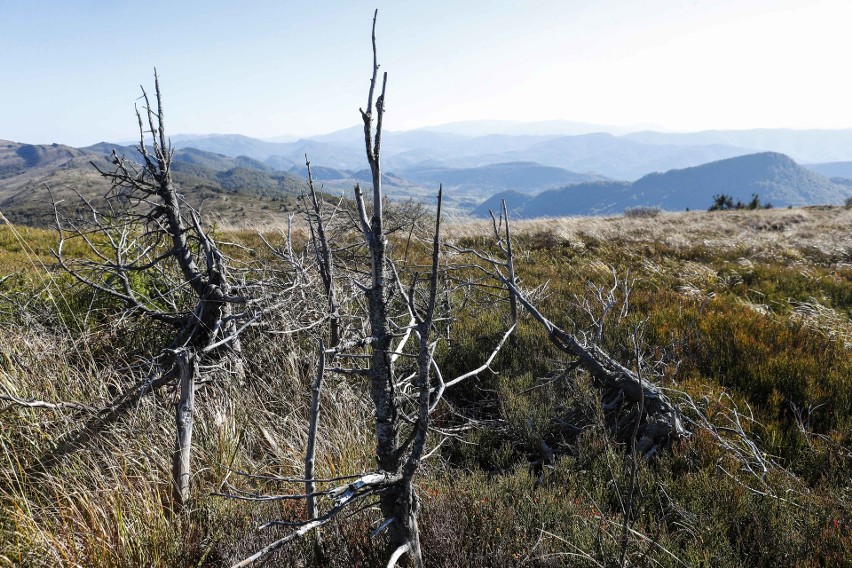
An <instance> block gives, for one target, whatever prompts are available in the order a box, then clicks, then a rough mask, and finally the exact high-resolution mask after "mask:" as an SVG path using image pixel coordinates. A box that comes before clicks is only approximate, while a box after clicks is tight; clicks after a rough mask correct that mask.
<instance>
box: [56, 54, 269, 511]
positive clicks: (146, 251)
mask: <svg viewBox="0 0 852 568" xmlns="http://www.w3.org/2000/svg"><path fill="white" fill-rule="evenodd" d="M154 90H155V103H156V104H155V105H152V104H151V101H150V100H149V97H148V94H147V93H146V92H145V89H144V88H143V89H142V99H143V102H144V108H143V110H142V111H141V112H140V110H139V109H137V111H136V115H137V120H138V125H139V142H138V145H137V147H136V155H135V156H133V157H132V158H131V157H128V156H120V155H118V154H117V153H116V152H115V151H113V154H112V164H113V166H114V168H113V169H111V170H107V171H105V170H101V169H99V170H98V171H99V172H100V174H101V175H102V176H103V177H105V178H106V179H108V180H109V181H110V182H111V186H112V188H111V190H110V193H109V194H108V196H107V205H106V208H107V210H106V212H102V211H100V210H99V209H98V208H97V207H95V206H94V205H93V204H92V203H90V202H88V201H85V200H84V204H85V206H84V208H83V209H84V211H87V212H88V217H89V218H88V219H82V220H81V219H70V218H68V217H66V216H64V215H62V214H61V213H60V212H59V209H58V207H56V206H54V212H55V221H56V228H57V231H58V233H59V243H58V246H57V249H56V251H55V255H56V258H57V259H58V262H59V265H60V267H61V268H62V269H64V270H65V271H66V272H67V273H68V274H70V275H71V276H72V277H74V278H75V279H76V280H77V281H79V282H81V283H82V284H84V285H85V286H88V287H89V288H90V289H92V290H93V291H94V292H95V293H98V294H101V295H104V296H106V297H108V298H112V299H113V300H115V301H117V302H119V303H120V304H121V305H123V306H124V312H123V314H122V316H121V317H128V316H131V315H140V316H143V317H146V318H149V319H151V320H153V321H156V322H159V323H161V324H163V325H165V326H166V327H167V328H169V329H171V332H170V336H171V340H170V341H169V342H168V344H167V345H164V346H163V347H162V349H161V350H160V351H159V352H158V353H156V354H155V355H154V356H153V365H152V366H151V368H152V371H150V372H149V373H148V374H147V376H145V377H144V378H143V379H142V380H141V381H139V382H138V383H137V384H135V385H133V387H131V388H130V389H128V390H127V391H125V392H124V393H122V394H120V395H119V396H118V397H116V398H115V399H114V400H113V401H112V402H111V403H109V404H107V405H106V406H105V407H104V408H102V409H100V411H99V412H98V413H97V414H95V415H94V416H93V417H92V418H91V419H90V420H89V421H88V422H86V423H85V424H84V425H83V427H81V428H80V429H79V430H78V431H77V432H74V433H72V434H71V435H69V436H68V437H67V438H66V439H65V440H64V441H63V442H62V443H61V444H60V446H59V448H58V449H57V450H55V451H53V452H52V453H51V454H50V455H48V456H45V457H44V459H42V460H41V467H49V465H50V464H51V463H54V462H55V461H56V460H57V459H59V458H60V457H61V456H62V455H64V454H67V453H68V452H70V451H73V450H75V449H77V448H80V447H82V446H84V445H86V444H87V443H88V442H89V441H90V440H91V438H92V437H93V436H95V435H97V434H98V433H100V432H101V431H102V430H103V429H105V428H106V427H108V426H109V425H110V424H111V423H112V422H114V421H116V420H118V419H119V418H120V417H121V416H123V415H124V414H125V413H126V412H127V411H128V410H129V409H130V408H132V407H133V405H134V404H135V403H136V402H137V401H138V400H139V399H140V398H141V397H142V396H145V395H147V394H150V393H152V392H154V391H156V390H157V389H159V388H160V387H162V386H164V385H167V384H174V385H175V387H176V389H177V391H178V396H177V402H176V406H175V424H176V436H175V449H174V452H173V458H172V465H173V489H174V491H173V493H174V500H175V502H176V504H177V505H178V506H182V505H183V504H185V503H186V502H187V500H188V499H189V479H190V470H189V467H190V465H189V464H190V459H189V458H190V445H191V440H192V426H193V415H194V400H195V396H194V389H195V383H196V381H197V380H198V373H199V367H200V365H201V363H202V360H206V361H208V362H209V361H211V360H215V361H216V362H218V363H220V364H222V363H227V367H228V371H229V374H230V375H231V376H232V377H233V379H234V380H235V381H237V382H242V380H243V375H244V371H243V365H242V358H241V352H240V351H241V350H240V342H239V333H240V331H241V327H240V324H241V321H242V322H245V321H246V320H250V319H251V318H252V317H253V316H252V311H251V310H252V308H250V302H248V299H247V297H246V296H245V294H244V293H243V291H242V290H238V289H237V288H236V287H235V286H233V285H232V283H231V281H230V279H229V270H228V261H227V259H226V257H225V256H224V255H223V254H222V252H221V251H220V250H219V247H218V246H217V244H216V242H215V241H214V239H213V238H212V237H211V236H210V235H209V234H208V233H207V231H206V230H205V229H204V227H203V225H202V222H201V219H200V215H199V214H198V212H197V211H195V210H194V209H193V208H192V207H190V206H189V205H188V204H187V203H186V202H185V201H184V200H183V198H182V196H181V195H180V194H179V193H178V188H177V186H176V184H175V182H174V181H173V179H172V171H171V166H172V157H173V154H174V150H173V148H172V147H171V144H170V142H169V139H168V137H167V136H166V131H165V115H164V110H163V103H162V93H161V90H160V84H159V77H158V76H157V74H156V71H155V72H154ZM146 133H147V134H149V135H150V137H146ZM93 165H94V164H93ZM95 167H97V166H95ZM72 240H74V241H82V242H83V243H84V244H85V245H86V246H87V248H88V249H89V252H90V254H89V255H87V257H77V258H68V257H67V255H66V253H65V245H66V244H67V243H68V242H69V241H72ZM140 281H142V282H144V285H140V284H139V282H140ZM234 306H240V307H241V310H240V311H235V310H234ZM254 317H256V316H254Z"/></svg>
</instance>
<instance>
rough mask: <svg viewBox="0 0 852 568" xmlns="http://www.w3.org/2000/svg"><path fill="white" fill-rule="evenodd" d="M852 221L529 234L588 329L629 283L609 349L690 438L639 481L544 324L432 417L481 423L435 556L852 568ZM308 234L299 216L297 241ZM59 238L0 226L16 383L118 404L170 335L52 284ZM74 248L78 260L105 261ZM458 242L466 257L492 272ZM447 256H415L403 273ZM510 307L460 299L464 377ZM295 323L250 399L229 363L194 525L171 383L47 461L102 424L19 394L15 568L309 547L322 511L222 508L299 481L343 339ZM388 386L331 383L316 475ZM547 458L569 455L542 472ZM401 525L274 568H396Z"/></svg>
mask: <svg viewBox="0 0 852 568" xmlns="http://www.w3.org/2000/svg"><path fill="white" fill-rule="evenodd" d="M0 223H2V221H0ZM279 223H280V222H279ZM418 223H419V224H420V225H422V227H428V226H429V224H430V223H433V221H432V220H430V219H429V218H428V216H427V217H426V218H423V219H421V220H419V221H418ZM256 225H257V226H254V225H253V226H251V227H248V228H247V227H246V226H244V225H243V226H234V227H228V228H226V229H220V230H219V232H217V233H216V235H215V236H216V237H217V239H218V240H219V241H220V243H223V244H222V245H221V247H222V249H223V251H225V252H226V253H227V254H230V255H231V256H232V257H233V258H234V262H235V263H236V264H237V265H238V266H250V265H253V263H255V262H261V261H262V262H268V263H273V262H275V258H274V257H272V256H271V255H269V254H268V253H267V252H265V251H264V250H263V246H262V243H261V242H260V239H259V238H258V237H257V236H256V234H255V233H254V231H253V229H255V228H262V230H264V232H265V234H266V235H267V237H268V238H269V240H271V241H273V242H278V241H280V238H281V237H280V232H279V230H280V229H283V228H284V227H283V226H276V224H275V223H274V222H269V223H266V222H264V223H263V224H261V223H257V224H256ZM850 227H852V209H844V208H841V207H834V208H830V207H808V208H796V209H772V210H758V211H722V212H714V213H706V212H687V213H661V214H659V215H657V216H654V217H646V218H641V217H623V216H619V217H609V218H591V217H582V218H581V217H577V218H560V219H539V220H534V221H518V222H514V223H513V225H512V229H513V233H514V237H515V247H516V250H515V263H516V267H515V270H516V272H517V274H518V276H519V278H520V285H521V287H522V288H523V289H524V290H527V291H533V292H532V296H533V297H534V298H535V299H536V300H537V305H538V307H539V308H540V309H541V310H542V312H543V313H545V314H547V316H548V317H549V318H551V319H552V320H553V321H554V322H555V323H557V324H558V325H560V326H561V327H563V328H564V329H569V330H574V331H576V332H578V333H581V332H583V331H588V330H590V329H591V328H592V327H593V321H592V319H593V317H595V315H596V309H597V305H596V301H597V300H596V299H595V296H596V294H597V292H598V290H604V291H606V290H609V289H610V288H612V287H613V279H614V278H615V279H617V280H618V282H621V283H622V287H620V288H618V289H617V290H616V296H617V304H618V309H617V310H615V312H618V315H617V314H616V313H615V312H613V314H612V315H611V316H610V317H609V318H608V319H607V320H606V322H605V325H604V326H603V328H602V334H601V339H600V342H601V345H602V346H603V347H604V348H605V349H606V350H607V351H608V352H609V353H611V354H612V355H613V356H615V357H617V358H618V359H619V360H621V361H623V362H624V363H625V364H626V365H628V366H631V367H632V368H636V367H637V361H639V360H641V361H642V363H641V365H640V366H639V369H640V371H641V372H644V373H647V376H648V377H649V378H651V379H653V380H654V381H655V382H656V383H657V384H659V385H661V386H662V387H664V388H666V389H669V390H667V392H669V393H670V395H671V397H672V398H673V399H676V400H678V401H679V402H681V403H682V404H683V408H684V415H685V416H687V417H688V418H689V419H690V421H691V422H690V423H688V424H687V427H688V429H689V430H690V433H691V435H690V437H687V438H685V439H683V440H680V441H677V442H675V443H674V444H673V445H672V446H671V447H670V448H668V449H666V450H665V451H663V452H660V453H658V454H656V455H653V456H651V457H649V458H647V459H645V458H641V459H640V460H639V461H638V462H637V463H638V465H637V469H636V471H635V475H633V474H632V473H633V470H632V465H631V464H632V461H631V456H630V453H629V452H628V451H626V447H625V444H623V443H620V442H618V441H617V440H616V439H614V438H613V436H611V434H610V430H609V428H608V427H607V423H606V418H605V417H604V416H602V413H601V412H600V410H598V409H599V404H598V403H599V401H598V400H597V399H596V394H595V391H594V389H592V388H591V386H590V382H589V378H588V376H587V375H585V374H584V373H583V372H582V371H580V370H577V369H576V367H575V366H572V365H571V363H572V362H571V360H569V359H568V358H566V357H565V356H563V355H562V354H560V353H558V352H557V351H555V350H554V349H552V348H551V346H550V344H549V343H548V341H547V339H546V334H545V333H544V332H543V331H542V330H541V329H540V327H539V326H538V325H537V324H536V323H535V322H534V321H533V320H532V319H531V318H530V317H529V316H522V318H521V322H520V326H519V329H518V332H517V334H516V335H515V337H514V338H513V340H512V342H510V343H509V344H507V346H506V348H504V350H503V351H502V352H501V353H500V354H499V355H498V357H497V358H496V360H495V361H494V362H493V363H492V365H491V369H493V370H494V371H495V372H494V373H492V374H483V375H482V376H481V377H480V378H478V379H476V380H475V381H473V382H470V383H464V384H463V385H461V387H460V389H459V390H455V391H452V392H451V393H449V394H448V395H447V401H448V404H447V406H446V408H444V409H441V410H440V411H439V412H438V413H437V414H436V418H435V422H436V426H437V427H438V428H450V427H451V426H453V425H455V424H456V423H457V419H458V416H459V415H464V416H467V417H473V418H475V419H476V427H475V428H472V429H468V430H466V431H464V432H462V433H460V434H456V433H454V434H453V435H452V436H448V437H447V438H446V441H445V442H443V445H441V447H440V448H437V449H436V450H435V452H434V454H432V457H431V458H430V459H429V460H428V461H426V462H425V463H424V465H423V468H422V472H421V473H420V474H419V475H418V494H419V496H420V499H421V502H420V506H421V517H420V528H421V531H422V534H421V539H422V546H423V553H424V560H425V563H426V564H427V565H429V566H459V567H462V566H519V565H524V566H526V565H529V566H542V567H544V566H563V565H567V566H586V565H588V566H619V565H620V564H621V562H620V560H621V558H622V555H623V556H624V558H625V565H631V566H708V567H709V566H713V567H716V566H722V567H724V566H772V567H777V566H841V565H844V564H848V562H849V561H850V560H849V559H850V558H852V521H850V519H852V450H850V448H852V232H850ZM490 231H491V226H490V222H486V221H481V220H467V219H459V220H451V221H450V222H448V223H447V226H446V230H445V237H444V238H445V241H446V243H447V244H451V245H456V246H458V247H470V248H477V249H479V250H486V251H487V250H493V244H492V242H491V235H490ZM413 233H416V231H413ZM303 234H304V233H303V231H302V228H299V227H297V231H296V235H297V236H296V239H295V243H296V245H297V246H298V245H299V243H300V241H301V240H302V237H301V236H300V235H303ZM404 234H405V231H400V232H399V233H398V234H395V235H394V239H393V241H392V245H393V246H394V247H395V248H396V250H397V251H403V250H405V251H407V250H408V248H407V246H408V245H407V241H406V237H405V236H404ZM55 246H56V233H55V232H51V231H47V230H42V229H34V228H29V227H21V226H13V225H10V224H7V223H4V224H0V334H1V335H2V337H3V339H2V341H0V394H7V395H14V396H15V397H17V398H19V399H25V400H29V399H38V400H43V401H76V402H77V403H79V404H81V405H84V406H86V407H100V406H102V405H103V404H104V402H105V401H109V400H111V399H112V398H113V397H114V396H115V393H117V392H121V391H123V390H125V389H126V388H127V387H129V386H130V385H132V384H134V382H135V381H136V380H137V379H138V377H139V376H140V375H141V374H144V373H145V371H146V369H144V368H142V365H144V364H145V362H146V361H148V358H149V357H150V355H151V354H152V353H156V352H157V351H158V350H159V348H160V347H161V346H162V343H163V341H164V337H165V336H166V331H165V330H164V328H162V327H160V326H158V325H155V324H152V323H151V322H150V321H145V320H142V319H141V318H137V317H131V316H130V315H128V314H126V313H124V312H123V311H122V310H121V309H120V308H119V307H118V306H116V305H114V304H113V303H111V302H109V301H107V300H106V299H104V298H102V297H99V296H98V295H97V294H93V293H92V292H91V291H90V290H88V289H86V288H85V287H82V286H80V285H79V284H76V283H74V282H73V281H72V280H71V278H70V277H69V276H68V275H67V274H65V273H63V272H62V271H60V270H58V269H57V268H56V266H55V259H54V258H53V256H52V254H51V252H50V251H51V249H52V248H55ZM74 246H76V245H74V244H73V243H72V244H71V245H70V248H69V250H68V251H67V252H68V254H69V255H70V256H73V255H84V254H85V251H84V249H83V248H82V247H79V248H74ZM444 250H445V251H447V252H448V256H447V262H456V263H459V264H462V263H464V262H467V263H471V262H473V261H472V260H471V259H469V258H466V259H462V258H460V257H459V256H454V255H451V254H449V250H450V249H449V247H445V249H444ZM426 254H427V252H426V250H425V249H424V248H423V247H422V246H419V245H415V246H414V247H413V250H412V256H413V257H415V260H413V261H412V262H410V263H409V264H408V268H407V272H408V273H410V272H411V271H413V270H415V269H416V268H417V266H416V265H417V264H418V263H421V264H422V262H425V258H426ZM469 270H470V271H474V272H475V270H474V269H469ZM460 273H463V274H465V275H469V273H470V272H465V269H460ZM625 282H627V283H630V285H631V286H630V293H629V297H628V298H625V297H624V295H623V294H622V293H621V291H622V290H624V288H623V283H625ZM504 296H505V294H503V295H501V294H499V293H497V292H493V291H487V290H486V291H481V290H480V291H477V290H473V291H469V290H468V291H467V292H465V291H464V290H463V289H457V290H455V291H454V292H453V294H449V295H448V299H447V302H448V303H449V304H452V305H453V306H462V305H466V306H467V307H468V308H469V309H467V310H463V311H462V310H460V311H459V312H458V314H459V315H458V316H457V317H454V318H453V319H452V321H450V322H448V323H447V325H446V333H447V334H448V337H449V340H448V341H446V342H445V343H442V344H441V345H440V346H439V348H438V350H437V351H436V355H435V356H436V360H438V362H439V363H440V365H441V368H442V370H443V372H444V374H445V375H447V376H455V375H457V374H459V373H461V372H463V371H465V370H466V369H470V368H473V367H476V366H478V365H479V364H480V363H481V362H482V360H483V359H485V358H486V357H487V356H488V353H489V352H490V351H491V348H492V346H493V345H494V343H495V342H496V341H497V340H498V339H499V338H500V337H501V336H502V334H503V332H504V330H505V329H506V327H507V325H506V324H507V321H508V308H507V307H506V306H505V305H504V304H506V302H504V301H503V300H504ZM622 307H623V308H624V309H623V310H622ZM281 331H282V330H281V329H275V328H274V326H271V327H270V326H264V327H257V328H251V329H249V330H248V331H247V332H246V333H245V335H244V336H243V346H242V348H243V353H244V356H245V360H246V379H245V384H233V383H229V382H227V381H223V380H218V379H216V377H217V375H216V370H215V369H212V370H208V371H209V373H210V376H211V377H213V378H212V379H211V380H210V381H209V382H207V383H205V384H203V385H201V386H200V388H199V392H198V395H197V396H198V400H199V403H198V416H197V418H196V426H195V428H196V431H195V438H194V440H193V445H194V453H193V458H192V459H193V471H194V472H195V474H194V476H193V480H192V484H193V501H192V507H191V509H190V511H189V513H188V514H186V515H177V514H175V513H173V511H172V508H171V506H170V499H171V497H170V495H171V486H170V483H171V478H170V467H171V464H170V459H171V448H172V446H173V445H174V441H173V432H172V429H173V402H174V400H173V399H174V393H173V392H158V393H157V394H155V395H153V396H149V397H146V398H143V399H141V400H140V402H139V403H138V405H137V406H136V407H135V408H134V409H133V410H132V412H131V413H130V414H129V415H128V416H127V417H126V418H125V419H124V420H122V421H120V422H118V423H116V424H113V425H112V426H111V427H110V428H108V429H107V430H106V431H104V432H101V433H100V434H99V435H98V436H94V437H93V438H92V439H91V443H90V444H88V446H87V447H86V448H85V449H79V450H76V451H73V452H70V453H68V454H67V455H63V456H62V457H61V459H58V460H54V461H51V462H50V463H49V464H47V465H45V463H44V462H45V461H47V460H45V456H49V455H51V452H55V451H56V449H57V448H58V447H60V446H61V443H62V440H63V437H64V436H67V435H68V433H69V432H70V431H72V430H73V429H74V428H75V426H76V425H78V424H79V423H80V422H81V420H83V419H85V417H86V416H87V414H88V412H89V411H88V410H87V409H86V408H82V407H80V408H24V407H21V406H20V405H16V404H10V403H7V402H3V401H0V566H32V567H36V566H39V567H40V566H69V567H71V566H86V567H88V566H97V567H120V566H163V567H166V566H186V567H189V566H230V565H232V564H233V563H234V562H236V561H239V560H241V559H242V558H245V557H246V556H248V555H249V554H251V553H252V552H254V551H255V550H257V549H258V548H260V547H261V546H263V545H264V544H266V543H268V542H270V541H272V540H274V539H275V538H278V537H280V536H282V535H284V534H286V533H287V532H288V531H289V530H291V529H289V528H286V527H272V528H268V529H264V530H261V531H258V530H257V527H258V525H260V524H261V523H263V522H265V521H268V520H270V519H273V518H278V519H285V520H288V519H289V520H294V519H297V518H300V517H301V516H302V514H303V512H304V509H303V504H302V503H301V502H299V501H272V502H264V503H256V502H248V501H241V500H233V499H225V498H222V497H220V496H216V495H213V494H214V493H233V492H234V491H235V489H234V488H237V489H240V488H242V489H244V490H250V491H252V492H253V493H254V494H271V493H275V492H277V491H289V490H293V489H292V488H291V487H280V485H281V484H274V483H271V482H262V481H259V480H252V479H250V478H247V477H245V476H243V475H241V473H240V472H248V473H253V474H266V475H278V476H293V477H300V476H301V475H302V474H303V470H302V467H303V464H304V446H305V441H306V439H307V423H308V415H309V404H310V398H311V391H310V385H311V382H312V380H313V376H314V372H315V364H316V361H315V359H316V357H315V347H316V340H317V338H318V337H319V336H320V335H322V334H323V333H324V331H323V328H322V326H320V327H318V328H312V329H307V330H303V331H301V332H299V333H280V332H281ZM368 390H369V385H368V383H367V382H366V381H365V380H364V379H362V378H359V377H344V376H342V375H335V374H333V373H330V374H329V375H328V376H327V383H326V387H325V390H324V391H323V408H324V413H323V415H322V419H321V422H320V435H319V437H318V444H319V446H318V449H317V459H316V461H317V472H316V475H317V477H334V476H340V475H348V474H354V473H357V472H362V471H368V470H370V469H371V468H373V467H374V465H375V458H374V453H375V439H374V437H373V436H374V434H373V427H372V425H371V422H372V406H371V403H370V398H369V393H368ZM688 403H689V404H688ZM690 404H691V406H690ZM732 433H733V434H736V435H733V434H732ZM440 439H441V437H440V436H438V435H436V437H435V441H439V440H440ZM435 441H433V442H432V444H433V445H432V446H430V448H429V449H430V450H431V449H432V448H434V444H435ZM542 442H544V443H545V445H546V446H547V447H549V448H551V449H552V450H553V452H554V454H555V460H554V461H553V463H552V464H550V463H548V464H545V467H540V465H538V464H539V463H540V462H541V461H542V459H543V458H542V451H541V449H540V448H541V447H542ZM723 442H724V443H723ZM726 444H727V445H726ZM40 461H41V462H42V463H41V464H40ZM764 468H765V469H764ZM631 479H633V482H632V483H631ZM631 486H633V490H632V491H631V490H630V489H629V488H630V487H631ZM295 491H296V492H298V491H300V487H299V486H296V487H295ZM631 495H632V497H631ZM628 501H630V502H631V503H632V505H631V506H629V507H628V506H627V505H626V503H627V502H628ZM626 515H627V516H629V518H630V524H629V530H627V531H625V532H623V527H624V526H625V525H624V519H625V516H626ZM380 519H381V516H380V515H379V514H378V513H377V512H375V511H372V510H369V509H368V510H365V511H362V512H361V513H360V514H358V515H356V516H353V517H352V518H350V519H345V520H341V521H339V522H335V523H332V524H330V525H327V526H326V528H324V529H323V533H322V534H323V536H322V540H323V546H324V550H323V551H322V552H321V553H320V551H319V550H318V548H317V547H315V546H314V542H313V541H310V540H306V541H304V542H297V543H293V545H292V546H290V547H289V548H285V549H283V551H282V552H280V553H279V554H278V555H277V556H275V557H273V559H272V560H271V561H270V563H269V565H281V566H320V565H329V566H359V567H366V566H384V565H385V564H386V563H387V558H388V551H387V550H385V548H384V546H383V541H382V538H383V537H381V536H379V537H377V538H375V539H371V538H370V533H371V532H372V531H373V530H374V529H376V527H377V524H378V522H380Z"/></svg>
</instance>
